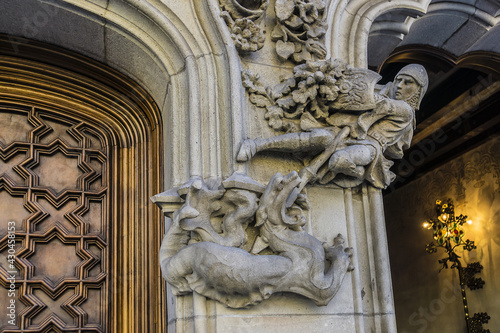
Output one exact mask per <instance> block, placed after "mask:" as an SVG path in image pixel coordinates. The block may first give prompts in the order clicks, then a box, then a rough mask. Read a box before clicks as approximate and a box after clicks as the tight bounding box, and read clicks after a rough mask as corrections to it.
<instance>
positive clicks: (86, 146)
mask: <svg viewBox="0 0 500 333" xmlns="http://www.w3.org/2000/svg"><path fill="white" fill-rule="evenodd" d="M12 43H14V42H13V41H12V40H10V39H9V38H8V36H2V35H0V332H16V333H17V332H74V333H87V332H106V333H107V332H112V333H128V332H134V333H135V332H145V333H154V332H165V331H166V326H167V325H166V324H167V323H166V314H165V313H166V302H165V301H164V297H165V283H164V281H163V279H162V277H161V272H160V265H159V262H158V251H159V249H160V245H161V240H162V236H163V234H164V227H163V222H162V215H161V212H159V211H158V209H157V208H156V207H155V205H154V204H153V203H152V202H151V201H150V199H149V198H150V197H151V196H153V195H155V194H157V193H159V192H161V190H162V186H163V178H162V175H163V173H162V157H163V153H162V144H161V140H162V120H161V114H160V111H159V109H158V107H157V106H156V104H155V103H154V101H153V100H152V98H151V97H150V96H149V95H148V93H147V92H146V91H145V90H144V89H143V88H142V87H141V86H139V85H138V84H137V83H136V82H134V81H133V80H131V79H130V78H128V77H126V76H124V75H122V74H121V73H119V72H117V71H115V70H113V69H111V68H109V67H107V66H105V65H103V64H101V63H98V62H96V61H94V60H92V59H88V58H86V57H84V56H81V55H78V54H75V53H71V52H69V51H67V50H63V49H58V48H56V47H54V46H50V45H46V44H43V43H38V42H36V41H28V40H27V41H25V42H24V41H22V40H21V39H19V40H18V39H16V42H15V43H17V45H16V47H15V48H13V47H12ZM12 303H13V304H14V305H13V306H12V307H13V309H10V308H8V307H9V306H10V305H11V304H12ZM11 312H12V316H10V315H11Z"/></svg>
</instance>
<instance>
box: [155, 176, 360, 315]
mask: <svg viewBox="0 0 500 333" xmlns="http://www.w3.org/2000/svg"><path fill="white" fill-rule="evenodd" d="M301 182H302V179H301V177H299V175H298V174H297V173H296V172H292V173H290V174H288V175H286V176H282V175H281V174H280V173H277V174H275V175H274V176H273V177H272V179H271V180H270V182H269V184H268V185H267V186H266V187H265V188H264V187H262V186H260V185H259V184H257V183H256V182H255V181H253V180H252V179H250V178H249V177H247V176H245V175H241V174H235V175H233V176H231V177H230V178H229V179H227V180H225V181H224V182H222V183H216V184H212V185H208V184H207V183H205V182H204V181H202V180H201V179H196V180H193V181H190V182H189V183H188V184H187V185H186V186H184V187H181V188H180V189H178V191H177V192H178V193H179V195H180V196H181V197H183V198H184V202H183V204H182V206H181V207H180V208H179V209H177V210H176V211H175V212H174V213H173V219H172V220H173V223H172V225H171V227H170V228H169V230H168V231H167V234H166V235H165V238H164V241H163V244H162V248H161V252H160V263H161V267H162V272H163V276H164V277H165V279H166V280H167V281H168V282H169V283H170V285H171V286H172V289H173V292H174V294H175V295H183V294H188V293H191V292H193V291H196V292H197V293H198V294H200V295H203V296H206V297H208V298H211V299H215V300H217V301H219V302H221V303H223V304H224V305H226V306H228V307H232V308H243V307H248V306H251V305H254V304H257V303H259V302H261V301H262V300H264V299H267V298H269V297H270V296H271V295H272V294H273V293H276V292H293V293H297V294H300V295H303V296H306V297H308V298H310V299H312V300H313V301H314V302H315V303H316V304H317V305H327V304H328V303H329V302H330V300H331V299H332V298H333V296H334V295H335V294H336V293H337V291H338V289H339V287H340V285H341V283H342V280H343V278H344V276H345V274H346V273H347V272H348V271H349V270H352V266H351V262H350V257H351V255H352V253H351V249H349V248H344V245H343V243H344V239H343V237H342V236H341V235H340V234H339V235H338V236H337V237H336V238H335V239H333V240H332V242H333V244H332V245H329V244H326V243H321V242H320V241H319V240H318V239H316V238H314V237H313V236H311V235H309V234H308V233H306V232H305V231H304V230H303V226H304V225H305V224H306V223H307V219H306V216H307V214H306V213H305V212H307V210H308V209H309V202H308V200H307V196H306V195H305V194H304V193H302V191H301V190H299V188H300V186H301ZM153 201H156V202H159V201H161V195H158V196H156V197H155V198H153ZM160 205H161V204H160ZM266 248H267V250H266V251H263V250H264V249H266ZM261 252H263V253H269V254H262V255H258V253H261Z"/></svg>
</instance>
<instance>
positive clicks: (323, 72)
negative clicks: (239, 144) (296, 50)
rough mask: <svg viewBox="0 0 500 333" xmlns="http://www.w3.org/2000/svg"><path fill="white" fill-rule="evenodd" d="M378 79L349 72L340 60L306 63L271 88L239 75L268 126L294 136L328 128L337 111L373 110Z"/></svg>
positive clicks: (363, 72)
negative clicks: (312, 129)
mask: <svg viewBox="0 0 500 333" xmlns="http://www.w3.org/2000/svg"><path fill="white" fill-rule="evenodd" d="M379 79H380V75H378V74H377V73H375V72H372V71H370V70H367V69H361V68H352V67H351V66H349V65H348V64H346V63H345V62H344V61H342V60H340V59H329V60H323V61H309V62H306V63H304V64H301V65H298V66H295V68H294V70H293V76H292V77H290V78H288V79H285V80H283V82H282V83H280V84H278V85H276V86H274V87H272V88H271V87H266V86H265V85H264V84H263V83H262V82H261V81H260V77H259V76H258V75H255V74H252V73H251V72H250V71H243V72H242V81H243V86H244V87H245V88H246V89H247V91H248V93H249V97H250V101H251V102H252V103H253V104H254V105H256V106H257V107H261V108H265V109H266V113H265V118H266V119H267V121H268V123H269V126H270V127H272V128H273V129H275V130H277V131H284V132H295V131H298V130H299V129H300V130H308V129H311V128H319V127H323V126H329V125H331V122H332V118H331V116H332V115H333V114H334V113H336V112H338V111H339V110H356V111H362V110H369V109H373V108H374V107H375V95H374V93H373V92H374V87H375V83H376V82H377V81H378V80H379Z"/></svg>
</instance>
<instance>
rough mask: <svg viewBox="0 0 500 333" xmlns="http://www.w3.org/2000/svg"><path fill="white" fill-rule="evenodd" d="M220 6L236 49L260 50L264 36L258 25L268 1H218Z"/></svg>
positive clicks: (243, 50)
mask: <svg viewBox="0 0 500 333" xmlns="http://www.w3.org/2000/svg"><path fill="white" fill-rule="evenodd" d="M220 5H221V10H222V17H223V18H224V20H225V21H226V24H227V26H228V28H229V30H230V31H231V38H232V39H233V42H234V45H235V46H236V49H238V51H241V52H253V51H257V50H259V49H261V48H262V47H263V46H264V41H265V36H264V29H262V28H261V26H260V23H261V21H262V18H263V17H264V15H265V13H266V9H267V7H268V6H269V0H220Z"/></svg>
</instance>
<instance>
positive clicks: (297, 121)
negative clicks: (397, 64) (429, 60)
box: [237, 59, 428, 188]
mask: <svg viewBox="0 0 500 333" xmlns="http://www.w3.org/2000/svg"><path fill="white" fill-rule="evenodd" d="M242 77H243V85H244V86H245V87H246V88H247V90H248V92H249V95H250V101H251V102H252V103H254V104H255V105H256V106H258V107H264V108H266V113H265V118H266V119H267V120H268V123H269V126H271V127H272V128H273V129H275V130H279V131H286V132H289V133H286V134H282V135H279V136H276V137H273V138H269V139H255V140H254V139H249V140H245V141H244V142H243V143H242V145H241V148H240V151H239V153H238V155H237V160H238V161H239V162H245V161H248V160H249V159H251V158H252V157H253V156H254V155H255V154H256V153H258V152H260V151H264V150H275V151H285V152H302V153H306V154H308V155H312V156H311V157H314V156H316V158H315V159H314V160H313V164H314V166H313V167H311V168H309V169H308V172H309V177H310V180H311V181H318V182H320V183H322V184H325V183H328V182H330V181H332V182H334V183H335V184H337V185H339V186H342V187H353V186H357V185H359V184H361V183H362V182H363V181H365V180H366V181H368V182H369V183H370V184H371V185H373V186H375V187H377V188H386V187H387V186H388V185H389V184H390V183H391V182H392V180H393V179H394V177H395V176H394V174H393V173H392V172H391V171H390V170H389V168H390V167H391V166H392V164H393V162H392V161H390V160H388V159H387V157H389V158H402V156H403V150H404V149H406V148H408V147H409V145H410V142H411V139H412V136H413V130H414V128H415V111H416V110H418V108H419V106H420V101H421V100H422V98H423V96H424V94H425V91H426V90H427V85H428V78H427V72H426V71H425V68H424V67H422V66H420V65H416V64H412V65H408V66H406V67H404V68H403V69H402V70H401V71H400V72H399V73H398V74H397V75H396V78H395V79H394V82H391V83H388V84H387V85H385V86H377V85H376V82H377V81H378V80H379V79H380V76H379V75H378V74H377V73H374V72H372V71H370V70H367V69H361V68H351V67H350V66H349V65H347V64H346V63H344V62H343V61H341V60H338V59H336V60H331V59H330V60H324V61H316V62H306V63H305V64H302V65H298V66H296V67H295V68H294V75H293V77H292V78H289V79H287V80H284V81H283V82H282V83H281V84H279V85H277V86H276V87H273V88H270V87H266V86H264V85H263V84H262V83H261V82H260V80H259V78H258V77H257V76H254V75H252V74H251V73H249V72H243V74H242ZM318 153H319V155H318Z"/></svg>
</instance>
